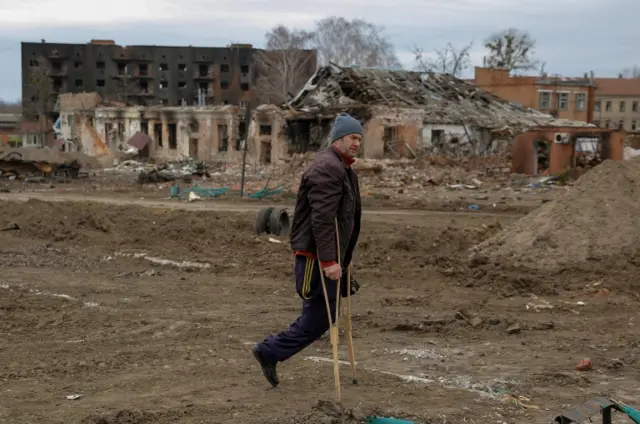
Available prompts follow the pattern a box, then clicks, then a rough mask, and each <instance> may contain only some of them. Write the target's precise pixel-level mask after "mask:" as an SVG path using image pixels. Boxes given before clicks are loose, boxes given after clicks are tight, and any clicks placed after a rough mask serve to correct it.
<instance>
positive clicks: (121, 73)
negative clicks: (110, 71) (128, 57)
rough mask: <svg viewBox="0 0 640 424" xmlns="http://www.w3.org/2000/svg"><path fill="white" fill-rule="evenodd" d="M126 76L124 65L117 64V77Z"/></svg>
mask: <svg viewBox="0 0 640 424" xmlns="http://www.w3.org/2000/svg"><path fill="white" fill-rule="evenodd" d="M126 74H127V65H126V64H125V63H122V62H120V63H118V75H126Z"/></svg>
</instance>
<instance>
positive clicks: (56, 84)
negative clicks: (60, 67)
mask: <svg viewBox="0 0 640 424" xmlns="http://www.w3.org/2000/svg"><path fill="white" fill-rule="evenodd" d="M63 82H64V81H63V79H62V78H58V77H56V78H53V91H55V92H56V93H57V92H59V91H60V90H61V89H62V85H63Z"/></svg>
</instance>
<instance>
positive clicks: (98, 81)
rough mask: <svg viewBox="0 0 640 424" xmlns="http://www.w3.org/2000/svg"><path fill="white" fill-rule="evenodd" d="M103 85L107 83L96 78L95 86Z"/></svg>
mask: <svg viewBox="0 0 640 424" xmlns="http://www.w3.org/2000/svg"><path fill="white" fill-rule="evenodd" d="M105 85H107V84H106V81H105V80H103V79H99V80H96V87H104V86H105Z"/></svg>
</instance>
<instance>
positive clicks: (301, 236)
mask: <svg viewBox="0 0 640 424" xmlns="http://www.w3.org/2000/svg"><path fill="white" fill-rule="evenodd" d="M362 137H363V130H362V125H360V122H358V121H357V120H356V119H354V118H353V117H351V116H350V115H348V114H346V113H342V114H340V115H338V117H337V118H336V120H335V121H334V123H333V127H332V128H331V133H330V137H329V139H330V142H331V146H329V147H327V148H326V149H325V150H322V151H320V152H318V153H317V154H316V157H315V159H314V161H313V163H312V164H311V166H310V167H309V168H308V169H307V170H306V171H305V172H304V174H303V175H302V180H301V181H300V187H299V189H298V197H297V200H296V207H295V211H294V214H293V224H292V226H291V248H292V249H293V253H294V256H295V278H296V291H297V292H298V295H299V296H300V297H301V298H302V314H301V315H300V317H298V319H296V320H295V321H294V322H293V323H292V324H291V325H290V326H289V329H288V330H286V331H283V332H282V333H280V334H277V335H274V336H268V337H267V338H266V339H265V340H264V341H263V342H262V343H259V344H256V345H255V346H254V347H253V356H254V357H255V358H256V360H258V362H259V363H260V366H261V367H262V372H263V374H264V376H265V377H266V379H267V380H268V381H269V383H271V385H272V386H273V387H275V386H277V385H278V383H279V380H278V374H277V372H276V364H277V363H278V362H283V361H285V360H287V359H289V358H290V357H292V356H293V355H295V354H296V353H298V352H300V351H301V350H302V349H304V348H305V347H307V346H309V345H310V344H311V343H313V342H314V341H316V340H317V339H318V338H320V336H322V335H323V334H324V333H325V332H326V331H327V330H328V329H329V318H328V316H327V309H326V303H325V300H324V293H323V291H322V281H321V276H320V272H323V273H324V275H325V282H326V285H327V296H328V298H329V299H328V300H329V304H330V305H331V319H332V321H335V307H336V302H338V301H339V299H336V290H337V284H338V280H339V279H340V278H341V277H342V278H343V279H342V287H341V296H343V297H344V296H346V295H347V291H346V287H347V282H346V276H347V272H346V270H347V268H348V267H349V264H350V263H351V258H352V256H353V251H354V249H355V246H356V243H357V241H358V234H359V233H360V218H361V215H362V205H361V201H360V189H359V186H358V178H357V177H356V174H355V173H354V172H353V170H352V169H351V165H352V164H353V162H354V161H355V156H356V154H357V153H358V150H359V149H360V144H361V142H362ZM336 219H337V222H338V235H339V239H340V249H339V252H340V256H341V257H340V258H339V257H338V249H337V244H336ZM357 290H358V284H357V283H356V282H355V280H353V279H352V287H351V293H352V294H354V293H355V292H356V291H357Z"/></svg>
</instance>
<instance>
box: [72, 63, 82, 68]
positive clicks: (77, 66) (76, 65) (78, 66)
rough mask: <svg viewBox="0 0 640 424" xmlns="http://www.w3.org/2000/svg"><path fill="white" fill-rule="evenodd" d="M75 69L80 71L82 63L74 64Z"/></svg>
mask: <svg viewBox="0 0 640 424" xmlns="http://www.w3.org/2000/svg"><path fill="white" fill-rule="evenodd" d="M73 67H74V68H76V69H79V68H81V67H82V62H73Z"/></svg>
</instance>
